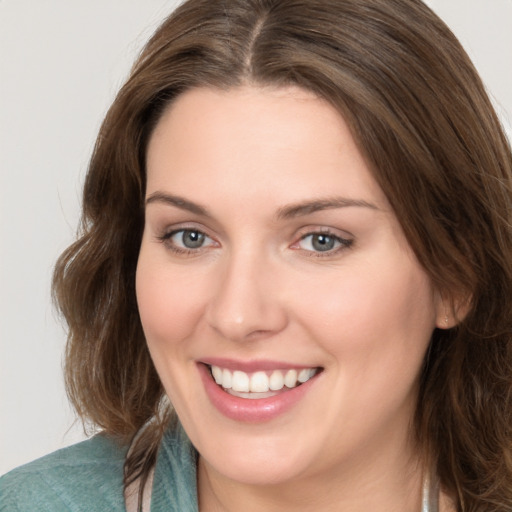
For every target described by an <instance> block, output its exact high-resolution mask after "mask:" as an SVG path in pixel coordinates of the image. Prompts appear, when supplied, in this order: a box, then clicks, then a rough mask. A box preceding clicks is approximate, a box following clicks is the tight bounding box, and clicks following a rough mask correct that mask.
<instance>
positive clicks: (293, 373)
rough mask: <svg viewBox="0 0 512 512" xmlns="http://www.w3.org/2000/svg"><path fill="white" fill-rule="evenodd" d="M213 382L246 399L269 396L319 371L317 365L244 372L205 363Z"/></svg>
mask: <svg viewBox="0 0 512 512" xmlns="http://www.w3.org/2000/svg"><path fill="white" fill-rule="evenodd" d="M207 367H208V369H209V371H210V375H211V377H212V378H213V379H214V381H215V383H216V384H217V385H218V386H219V387H221V388H222V389H223V390H224V391H225V392H226V393H228V394H230V395H232V396H237V397H240V398H246V399H250V400H251V399H252V400H254V399H262V398H269V397H273V396H276V395H279V394H281V393H284V392H287V391H290V390H292V389H294V388H297V387H299V386H301V385H302V384H305V383H306V382H308V381H309V380H310V379H312V378H313V377H315V376H316V375H317V374H318V373H320V372H321V370H322V369H321V368H319V367H310V368H288V369H275V370H257V371H254V372H245V371H242V370H232V369H229V368H223V367H221V366H216V365H207Z"/></svg>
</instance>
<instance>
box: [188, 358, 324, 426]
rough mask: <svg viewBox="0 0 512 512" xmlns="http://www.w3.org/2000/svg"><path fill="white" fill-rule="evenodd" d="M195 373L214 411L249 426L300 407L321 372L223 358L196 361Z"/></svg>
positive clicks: (307, 367) (281, 363) (265, 361)
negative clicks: (199, 378)
mask: <svg viewBox="0 0 512 512" xmlns="http://www.w3.org/2000/svg"><path fill="white" fill-rule="evenodd" d="M197 369H198V370H199V375H200V377H201V380H202V382H203V385H204V390H205V392H206V395H207V397H208V399H209V401H210V403H211V404H212V405H213V406H214V408H215V409H217V411H219V412H220V413H221V414H222V415H223V416H225V417H227V418H229V419H231V420H235V421H237V422H243V423H253V424H254V423H263V422H267V421H271V420H274V419H277V418H278V417H280V416H281V415H283V414H285V413H286V412H287V411H290V410H292V409H293V408H295V407H296V406H298V405H299V404H300V403H303V402H304V400H305V399H306V396H309V395H310V394H311V392H312V390H313V389H314V388H316V387H317V384H316V383H317V382H318V381H320V380H321V375H322V374H323V372H324V368H323V367H321V366H318V367H317V366H302V365H294V364H289V363H285V362H278V361H269V360H253V361H237V360H233V359H224V358H209V359H208V360H204V359H203V360H202V361H197Z"/></svg>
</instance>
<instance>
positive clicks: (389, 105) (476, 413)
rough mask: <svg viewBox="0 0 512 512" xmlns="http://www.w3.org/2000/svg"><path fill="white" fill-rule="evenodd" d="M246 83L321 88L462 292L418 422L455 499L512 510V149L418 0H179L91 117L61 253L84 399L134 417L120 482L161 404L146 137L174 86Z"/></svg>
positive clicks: (60, 273) (431, 366)
mask: <svg viewBox="0 0 512 512" xmlns="http://www.w3.org/2000/svg"><path fill="white" fill-rule="evenodd" d="M243 84H254V85H272V86H278V87H279V86H286V85H292V84H293V85H297V86H300V87H303V88H305V89H307V90H310V91H312V92H314V93H316V94H317V95H319V96H320V97H322V98H325V99H326V100H327V101H329V102H330V103H331V104H332V105H333V106H334V107H335V108H336V109H337V110H338V111H339V112H340V114H341V115H342V116H343V117H344V119H345V120H346V121H347V123H348V124H349V126H350V128H351V131H352V134H353V136H354V138H355V140H356V142H357V144H358V147H359V149H360V151H361V152H362V154H363V155H364V156H365V157H366V160H367V162H368V164H369V166H370V168H371V171H372V173H373V175H374V177H375V179H376V180H377V182H378V183H379V185H380V187H381V188H382V190H383V191H384V193H385V194H386V196H387V198H388V200H389V202H390V203H391V205H392V207H393V209H394V211H395V213H396V215H397V218H398V220H399V222H400V223H401V226H402V228H403V231H404V233H405V236H406V238H407V240H408V242H409V244H410V246H411V247H412V249H413V250H414V252H415V254H416V256H417V258H418V260H419V261H420V263H421V264H422V266H423V267H424V268H425V270H426V272H427V273H428V275H429V276H430V279H431V280H432V282H433V284H434V285H435V286H436V287H437V289H438V290H440V292H441V293H442V294H443V296H445V297H449V298H450V299H451V301H452V304H453V309H454V311H453V312H454V314H457V308H458V307H459V306H460V305H461V304H465V305H466V309H467V314H465V316H464V318H461V319H460V322H459V324H458V325H457V326H456V327H455V328H452V329H449V330H435V331H434V333H433V336H432V341H431V344H430V347H429V350H428V354H427V356H426V359H425V364H424V367H423V371H422V378H421V387H420V393H419V398H418V405H417V411H416V416H415V433H416V436H417V440H418V443H419V446H420V447H421V448H422V451H423V453H424V455H425V459H426V461H427V462H428V463H429V464H432V465H433V466H434V467H435V469H436V471H437V474H438V475H439V478H440V481H441V485H442V488H443V489H444V491H445V492H446V493H448V495H449V496H450V497H451V498H452V499H453V500H454V503H455V504H456V507H457V510H458V511H464V512H470V511H478V512H490V511H506V510H511V509H512V338H511V337H512V329H511V328H512V325H511V323H512V322H511V321H512V230H511V207H512V181H511V177H512V156H511V150H510V145H509V143H508V141H507V139H506V137H505V136H504V134H503V130H502V127H501V126H500V123H499V121H498V119H497V116H496V114H495V112H494V110H493V107H492V105H491V102H490V101H489V98H488V96H487V94H486V91H485V88H484V86H483V85H482V82H481V80H480V78H479V76H478V74H477V72H476V71H475V69H474V67H473V65H472V63H471V62H470V60H469V58H468V56H467V55H466V53H465V52H464V50H463V49H462V47H461V45H460V44H459V42H458V41H457V39H456V38H455V37H454V35H453V34H452V33H451V31H450V30H449V29H448V28H447V27H446V25H445V24H444V23H443V22H442V21H441V20H440V19H439V18H438V17H437V16H436V15H435V14H434V13H433V12H432V11H431V10H430V9H429V8H427V7H426V6H425V5H424V4H423V3H422V2H421V1H420V0H222V1H220V0H219V1H217V0H189V1H187V2H185V3H184V4H182V5H181V6H180V7H179V8H178V9H177V10H176V11H175V12H174V13H172V14H171V15H170V16H169V17H168V18H167V19H166V20H165V21H164V22H163V24H162V25H161V26H160V27H159V28H158V30H157V31H156V33H155V34H154V35H153V37H152V38H151V39H150V41H149V42H148V43H147V45H146V47H145V48H144V50H143V51H142V53H141V55H140V57H139V58H138V60H137V62H136V63H135V65H134V67H133V69H132V72H131V75H130V77H129V78H128V80H127V82H126V84H125V85H124V86H123V87H122V88H121V90H120V92H119V93H118V95H117V97H116V99H115V101H114V103H113V105H112V106H111V108H110V110H109V112H108V114H107V116H106V119H105V121H104V123H103V125H102V127H101V130H100V133H99V136H98V139H97V142H96V146H95V149H94V153H93V156H92V159H91V162H90V167H89V169H88V173H87V176H86V180H85V186H84V193H83V216H82V221H81V227H80V232H79V236H78V239H77V241H76V242H75V243H74V244H73V245H72V246H71V247H69V248H68V249H67V250H66V251H65V252H64V253H63V255H62V256H61V257H60V259H59V261H58V263H57V265H56V269H55V274H54V297H55V300H56V302H57V304H58V306H59V308H60V310H61V311H62V313H63V315H64V317H65V319H66V321H67V324H68V326H69V337H68V344H67V350H66V382H67V389H68V394H69V397H70V399H71V401H72V403H73V404H74V406H75V408H76V410H77V411H78V413H79V415H80V416H81V417H82V419H83V420H84V421H86V422H90V423H92V424H93V425H94V426H96V427H97V428H99V429H101V430H103V431H104V432H105V433H107V434H110V435H113V436H116V437H119V438H121V439H122V440H123V442H126V443H128V442H130V441H131V440H132V439H133V438H134V436H135V435H136V434H137V433H139V435H138V436H137V438H136V442H135V443H133V444H132V449H131V450H130V454H129V456H128V458H127V461H126V464H125V483H126V485H128V484H129V483H130V482H133V481H134V479H136V478H138V477H142V482H143V483H142V485H143V484H144V479H145V478H147V475H148V473H149V471H150V469H151V467H152V466H153V465H154V462H155V459H156V453H157V449H158V445H159V442H160V440H161V436H162V433H163V432H164V430H165V428H166V425H167V423H168V420H169V415H170V407H169V406H168V405H166V403H165V398H164V391H163V388H162V385H161V383H160V381H159V378H158V375H157V374H156V371H155V369H154V366H153V364H152V361H151V358H150V355H149V352H148V349H147V347H146V343H145V340H144V335H143V331H142V327H141V322H140V319H139V315H138V312H137V305H136V297H135V286H134V283H135V269H136V264H137V257H138V251H139V247H140V243H141V237H142V232H143V226H144V209H143V204H144V203H143V200H144V194H145V181H146V177H145V157H146V148H147V144H148V139H149V137H150V136H151V133H152V130H153V129H154V127H155V125H156V123H157V122H158V120H159V118H160V116H161V114H162V112H163V111H164V110H165V108H166V107H167V106H168V105H169V103H170V102H172V101H173V100H174V99H175V98H176V97H177V96H179V95H180V94H181V93H182V92H183V91H185V90H188V89H191V88H193V87H200V86H208V87H217V88H221V89H224V90H226V89H229V88H233V87H237V86H240V85H243ZM143 427H145V428H144V429H143ZM141 429H142V430H141ZM140 432H142V433H140Z"/></svg>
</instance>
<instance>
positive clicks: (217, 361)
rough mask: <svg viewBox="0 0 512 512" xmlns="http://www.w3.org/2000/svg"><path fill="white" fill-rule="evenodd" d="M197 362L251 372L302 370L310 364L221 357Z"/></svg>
mask: <svg viewBox="0 0 512 512" xmlns="http://www.w3.org/2000/svg"><path fill="white" fill-rule="evenodd" d="M198 362H199V363H204V364H207V365H208V366H220V367H221V368H226V369H228V370H232V371H234V370H240V371H242V372H246V373H253V372H256V371H260V370H261V371H272V370H291V369H296V370H302V369H303V368H311V366H304V365H300V364H291V363H285V362H282V361H268V360H257V359H256V360H252V361H235V360H234V359H227V358H221V357H210V358H206V359H201V361H198Z"/></svg>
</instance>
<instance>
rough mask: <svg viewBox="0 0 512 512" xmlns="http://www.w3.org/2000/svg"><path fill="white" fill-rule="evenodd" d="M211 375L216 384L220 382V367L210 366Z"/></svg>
mask: <svg viewBox="0 0 512 512" xmlns="http://www.w3.org/2000/svg"><path fill="white" fill-rule="evenodd" d="M212 375H213V378H214V379H215V382H216V383H217V384H222V369H221V368H219V367H218V366H212Z"/></svg>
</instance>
